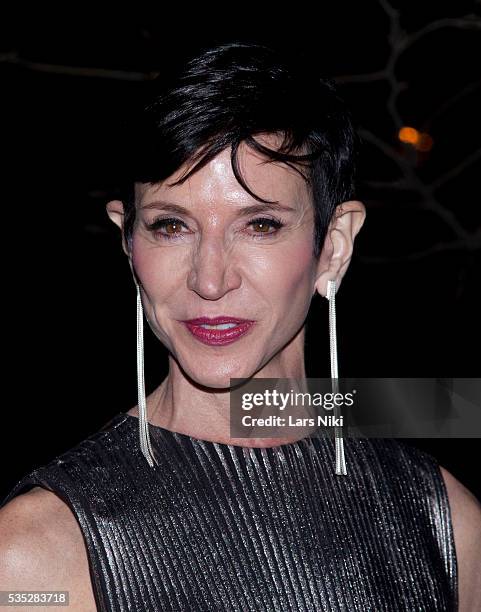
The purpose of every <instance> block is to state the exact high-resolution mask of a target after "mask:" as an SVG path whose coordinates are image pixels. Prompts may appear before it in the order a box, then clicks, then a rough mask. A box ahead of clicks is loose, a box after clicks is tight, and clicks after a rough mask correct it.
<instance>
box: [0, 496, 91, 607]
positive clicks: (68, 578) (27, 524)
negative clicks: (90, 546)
mask: <svg viewBox="0 0 481 612" xmlns="http://www.w3.org/2000/svg"><path fill="white" fill-rule="evenodd" d="M0 558H1V559H2V564H1V565H0V590H5V591H15V590H19V591H20V590H23V591H25V590H29V591H30V590H42V591H48V590H55V591H69V600H70V606H69V609H70V610H84V611H86V612H87V611H90V610H92V611H95V610H97V607H96V605H95V599H94V595H93V591H92V584H91V580H90V574H89V566H88V558H87V551H86V547H85V543H84V539H83V535H82V532H81V530H80V526H79V524H78V522H77V520H76V518H75V516H74V515H73V513H72V511H71V510H70V508H69V507H68V505H67V504H66V503H65V502H64V501H63V500H62V499H60V498H59V497H58V496H57V495H56V494H55V493H52V492H51V491H47V490H46V489H43V488H41V487H34V488H33V489H31V490H30V491H28V492H27V493H23V494H22V495H18V496H17V497H14V498H13V499H12V500H11V501H10V502H8V503H7V504H6V505H5V506H4V507H3V508H1V509H0ZM16 609H17V610H19V609H20V610H22V609H27V608H18V607H16ZM29 609H30V608H29ZM42 609H43V610H50V609H52V610H58V606H56V607H47V608H45V607H42Z"/></svg>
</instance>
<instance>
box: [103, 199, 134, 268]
mask: <svg viewBox="0 0 481 612" xmlns="http://www.w3.org/2000/svg"><path fill="white" fill-rule="evenodd" d="M106 209H107V214H108V216H109V219H110V220H111V221H113V223H115V225H117V226H118V227H119V228H120V231H121V235H122V248H123V250H124V253H125V254H126V255H127V257H129V258H130V251H129V249H128V246H127V242H126V240H125V234H124V204H123V202H122V201H121V200H110V202H108V203H107V206H106Z"/></svg>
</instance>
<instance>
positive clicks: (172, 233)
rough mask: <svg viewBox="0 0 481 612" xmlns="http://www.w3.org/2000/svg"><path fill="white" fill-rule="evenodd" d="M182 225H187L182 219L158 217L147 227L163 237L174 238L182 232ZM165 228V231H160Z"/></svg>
mask: <svg viewBox="0 0 481 612" xmlns="http://www.w3.org/2000/svg"><path fill="white" fill-rule="evenodd" d="M181 226H184V227H186V225H185V223H184V222H183V221H181V220H180V219H174V218H170V219H156V220H155V221H153V222H152V223H151V224H149V225H148V226H147V227H148V229H149V230H150V231H152V232H154V234H157V235H158V236H161V237H162V238H166V239H167V240H174V239H176V238H177V237H178V236H179V234H180V233H181V232H180V228H181ZM164 228H165V229H166V231H165V232H164V231H162V232H161V231H159V230H160V229H164Z"/></svg>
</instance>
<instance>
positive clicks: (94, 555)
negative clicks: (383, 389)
mask: <svg viewBox="0 0 481 612" xmlns="http://www.w3.org/2000/svg"><path fill="white" fill-rule="evenodd" d="M150 431H151V438H152V444H153V445H154V447H155V449H156V451H157V452H158V455H159V458H160V459H159V461H160V463H159V465H158V466H155V467H154V468H150V467H149V466H148V465H147V463H146V460H145V458H144V457H143V455H142V454H141V451H140V448H139V445H138V420H137V418H136V417H135V416H131V415H127V414H124V413H120V414H118V415H116V416H115V417H114V418H113V419H112V420H111V421H109V423H107V424H106V425H105V426H104V427H103V428H102V429H101V430H100V431H98V432H96V433H94V434H93V435H91V436H90V437H88V438H87V439H85V440H84V441H83V442H81V443H80V444H79V445H77V446H76V447H74V448H72V449H70V450H69V451H67V452H66V453H64V454H62V455H60V456H59V457H57V458H56V459H54V460H53V461H51V462H50V463H48V464H47V465H46V466H42V467H40V468H38V469H36V470H34V471H33V472H32V473H30V474H29V475H28V476H25V477H24V478H23V479H22V480H21V481H20V482H19V483H18V484H17V485H16V487H15V488H14V489H13V490H12V491H11V492H10V494H9V495H8V496H7V498H6V499H5V500H4V501H3V502H2V505H3V504H5V503H6V502H7V501H9V500H10V499H11V498H12V497H14V496H15V495H18V494H19V493H22V492H25V491H26V490H28V489H30V488H31V487H32V486H35V485H36V486H41V487H44V488H47V489H50V490H52V491H54V492H56V493H57V495H59V496H60V497H61V498H62V499H63V500H64V501H65V502H67V503H68V504H69V506H70V508H71V509H72V511H73V513H74V514H75V516H76V518H77V520H78V522H79V524H80V527H81V529H82V532H83V534H84V537H85V541H86V546H87V552H88V556H89V561H90V572H91V579H92V584H93V588H94V593H95V597H96V601H97V606H98V609H99V610H101V611H109V612H110V611H122V612H127V611H129V612H133V611H149V612H150V611H155V612H157V611H159V612H160V611H162V612H163V611H165V610H182V611H184V610H185V611H189V612H200V611H209V612H211V611H229V610H239V611H248V610H249V611H250V610H255V611H264V610H265V611H282V612H284V611H286V610H302V611H304V610H306V611H307V610H316V611H317V610H321V611H323V610H334V611H338V610H341V611H346V612H356V611H362V612H368V611H372V612H380V611H389V612H393V611H402V610H406V611H409V612H414V611H415V610H416V611H417V610H419V611H423V612H442V611H445V610H449V611H452V610H457V565H456V553H455V548H454V540H453V532H452V524H451V518H450V508H449V504H448V499H447V493H446V489H445V486H444V481H443V479H442V476H441V473H440V471H439V466H438V464H437V462H436V460H435V459H434V458H433V457H432V456H431V455H429V454H427V453H424V452H422V451H420V450H418V449H415V448H414V447H411V446H409V445H408V444H406V443H404V442H402V441H399V440H389V439H386V440H384V439H375V440H374V439H356V438H347V439H346V440H345V453H346V461H347V464H348V466H349V469H348V474H347V476H336V475H335V474H334V473H333V458H334V456H335V453H334V440H333V439H332V438H326V437H308V438H304V440H299V441H297V442H293V443H290V444H287V445H282V446H277V447H271V448H245V447H240V446H232V445H227V444H218V443H215V442H208V441H202V440H197V439H195V438H192V437H190V436H187V435H185V434H178V433H174V432H171V431H168V430H166V429H163V428H160V427H153V426H150Z"/></svg>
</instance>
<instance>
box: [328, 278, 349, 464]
mask: <svg viewBox="0 0 481 612" xmlns="http://www.w3.org/2000/svg"><path fill="white" fill-rule="evenodd" d="M326 298H327V299H328V300H329V345H330V352H331V379H332V392H333V393H338V390H339V380H338V371H337V337H336V281H333V280H329V281H327V295H326ZM338 408H339V407H338V406H337V405H335V411H337V410H338ZM336 417H337V414H336ZM334 437H335V442H336V474H337V475H344V476H345V475H347V470H346V459H345V457H344V438H343V434H342V428H341V427H338V426H337V425H336V426H334Z"/></svg>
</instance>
